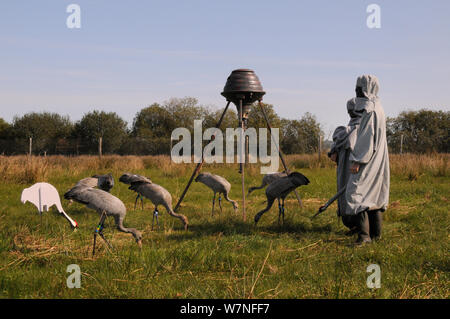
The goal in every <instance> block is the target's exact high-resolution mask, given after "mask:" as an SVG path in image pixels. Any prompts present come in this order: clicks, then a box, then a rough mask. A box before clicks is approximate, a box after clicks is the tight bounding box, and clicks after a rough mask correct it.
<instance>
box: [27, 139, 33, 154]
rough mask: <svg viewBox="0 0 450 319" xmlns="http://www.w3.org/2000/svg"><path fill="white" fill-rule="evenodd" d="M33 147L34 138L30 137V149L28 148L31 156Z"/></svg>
mask: <svg viewBox="0 0 450 319" xmlns="http://www.w3.org/2000/svg"><path fill="white" fill-rule="evenodd" d="M32 148H33V138H32V137H30V143H29V149H28V155H30V156H31V150H32Z"/></svg>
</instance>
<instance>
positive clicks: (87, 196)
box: [64, 185, 142, 255]
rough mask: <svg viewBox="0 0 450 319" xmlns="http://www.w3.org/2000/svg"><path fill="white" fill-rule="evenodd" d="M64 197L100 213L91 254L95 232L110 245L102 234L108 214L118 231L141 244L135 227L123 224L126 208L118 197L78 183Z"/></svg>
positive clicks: (140, 237) (140, 238) (93, 251)
mask: <svg viewBox="0 0 450 319" xmlns="http://www.w3.org/2000/svg"><path fill="white" fill-rule="evenodd" d="M64 198H65V199H69V200H70V199H71V200H74V201H76V202H78V203H81V204H84V205H86V207H88V208H91V209H94V210H96V211H97V212H98V213H99V214H100V221H99V223H98V226H97V228H96V230H95V232H94V248H93V250H92V255H94V254H95V241H96V238H97V234H98V235H100V237H101V238H102V239H103V240H104V241H105V242H106V243H107V244H108V246H109V247H111V245H110V244H109V242H108V241H107V240H106V239H105V237H104V235H103V226H104V222H105V219H106V217H108V216H112V217H113V218H114V221H115V224H116V227H117V229H118V230H119V231H121V232H124V233H129V234H131V235H133V237H134V239H135V240H136V243H137V244H138V245H139V247H141V246H142V234H141V232H140V231H138V230H137V229H135V228H127V227H125V226H124V225H123V220H124V219H125V215H126V214H127V210H126V208H125V205H124V204H123V202H122V201H121V200H120V199H119V198H117V197H115V196H113V195H111V194H110V193H108V192H106V191H103V190H101V189H97V188H91V187H87V186H86V185H78V186H75V187H73V188H72V189H70V190H69V191H68V192H66V193H65V194H64Z"/></svg>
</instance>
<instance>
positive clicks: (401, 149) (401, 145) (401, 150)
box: [400, 134, 403, 154]
mask: <svg viewBox="0 0 450 319" xmlns="http://www.w3.org/2000/svg"><path fill="white" fill-rule="evenodd" d="M400 154H403V134H402V135H400Z"/></svg>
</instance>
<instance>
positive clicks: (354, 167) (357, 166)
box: [350, 163, 359, 174]
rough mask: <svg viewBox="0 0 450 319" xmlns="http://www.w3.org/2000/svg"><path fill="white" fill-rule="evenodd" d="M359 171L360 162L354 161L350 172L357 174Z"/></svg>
mask: <svg viewBox="0 0 450 319" xmlns="http://www.w3.org/2000/svg"><path fill="white" fill-rule="evenodd" d="M358 172H359V164H358V163H352V164H351V165H350V173H352V174H357V173H358Z"/></svg>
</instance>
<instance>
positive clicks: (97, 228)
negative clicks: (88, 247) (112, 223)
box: [92, 211, 109, 257]
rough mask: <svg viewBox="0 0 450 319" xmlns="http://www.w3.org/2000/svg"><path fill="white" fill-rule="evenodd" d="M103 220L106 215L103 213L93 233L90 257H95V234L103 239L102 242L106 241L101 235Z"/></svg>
mask: <svg viewBox="0 0 450 319" xmlns="http://www.w3.org/2000/svg"><path fill="white" fill-rule="evenodd" d="M105 219H106V213H105V212H104V211H103V212H102V215H101V216H100V221H99V222H98V225H97V227H96V228H95V231H94V246H93V248H92V257H94V255H95V244H96V242H97V234H99V235H100V236H101V237H102V238H103V240H105V241H106V239H105V238H104V236H103V233H102V230H103V224H104V223H105ZM106 242H107V241H106ZM108 245H109V243H108Z"/></svg>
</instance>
